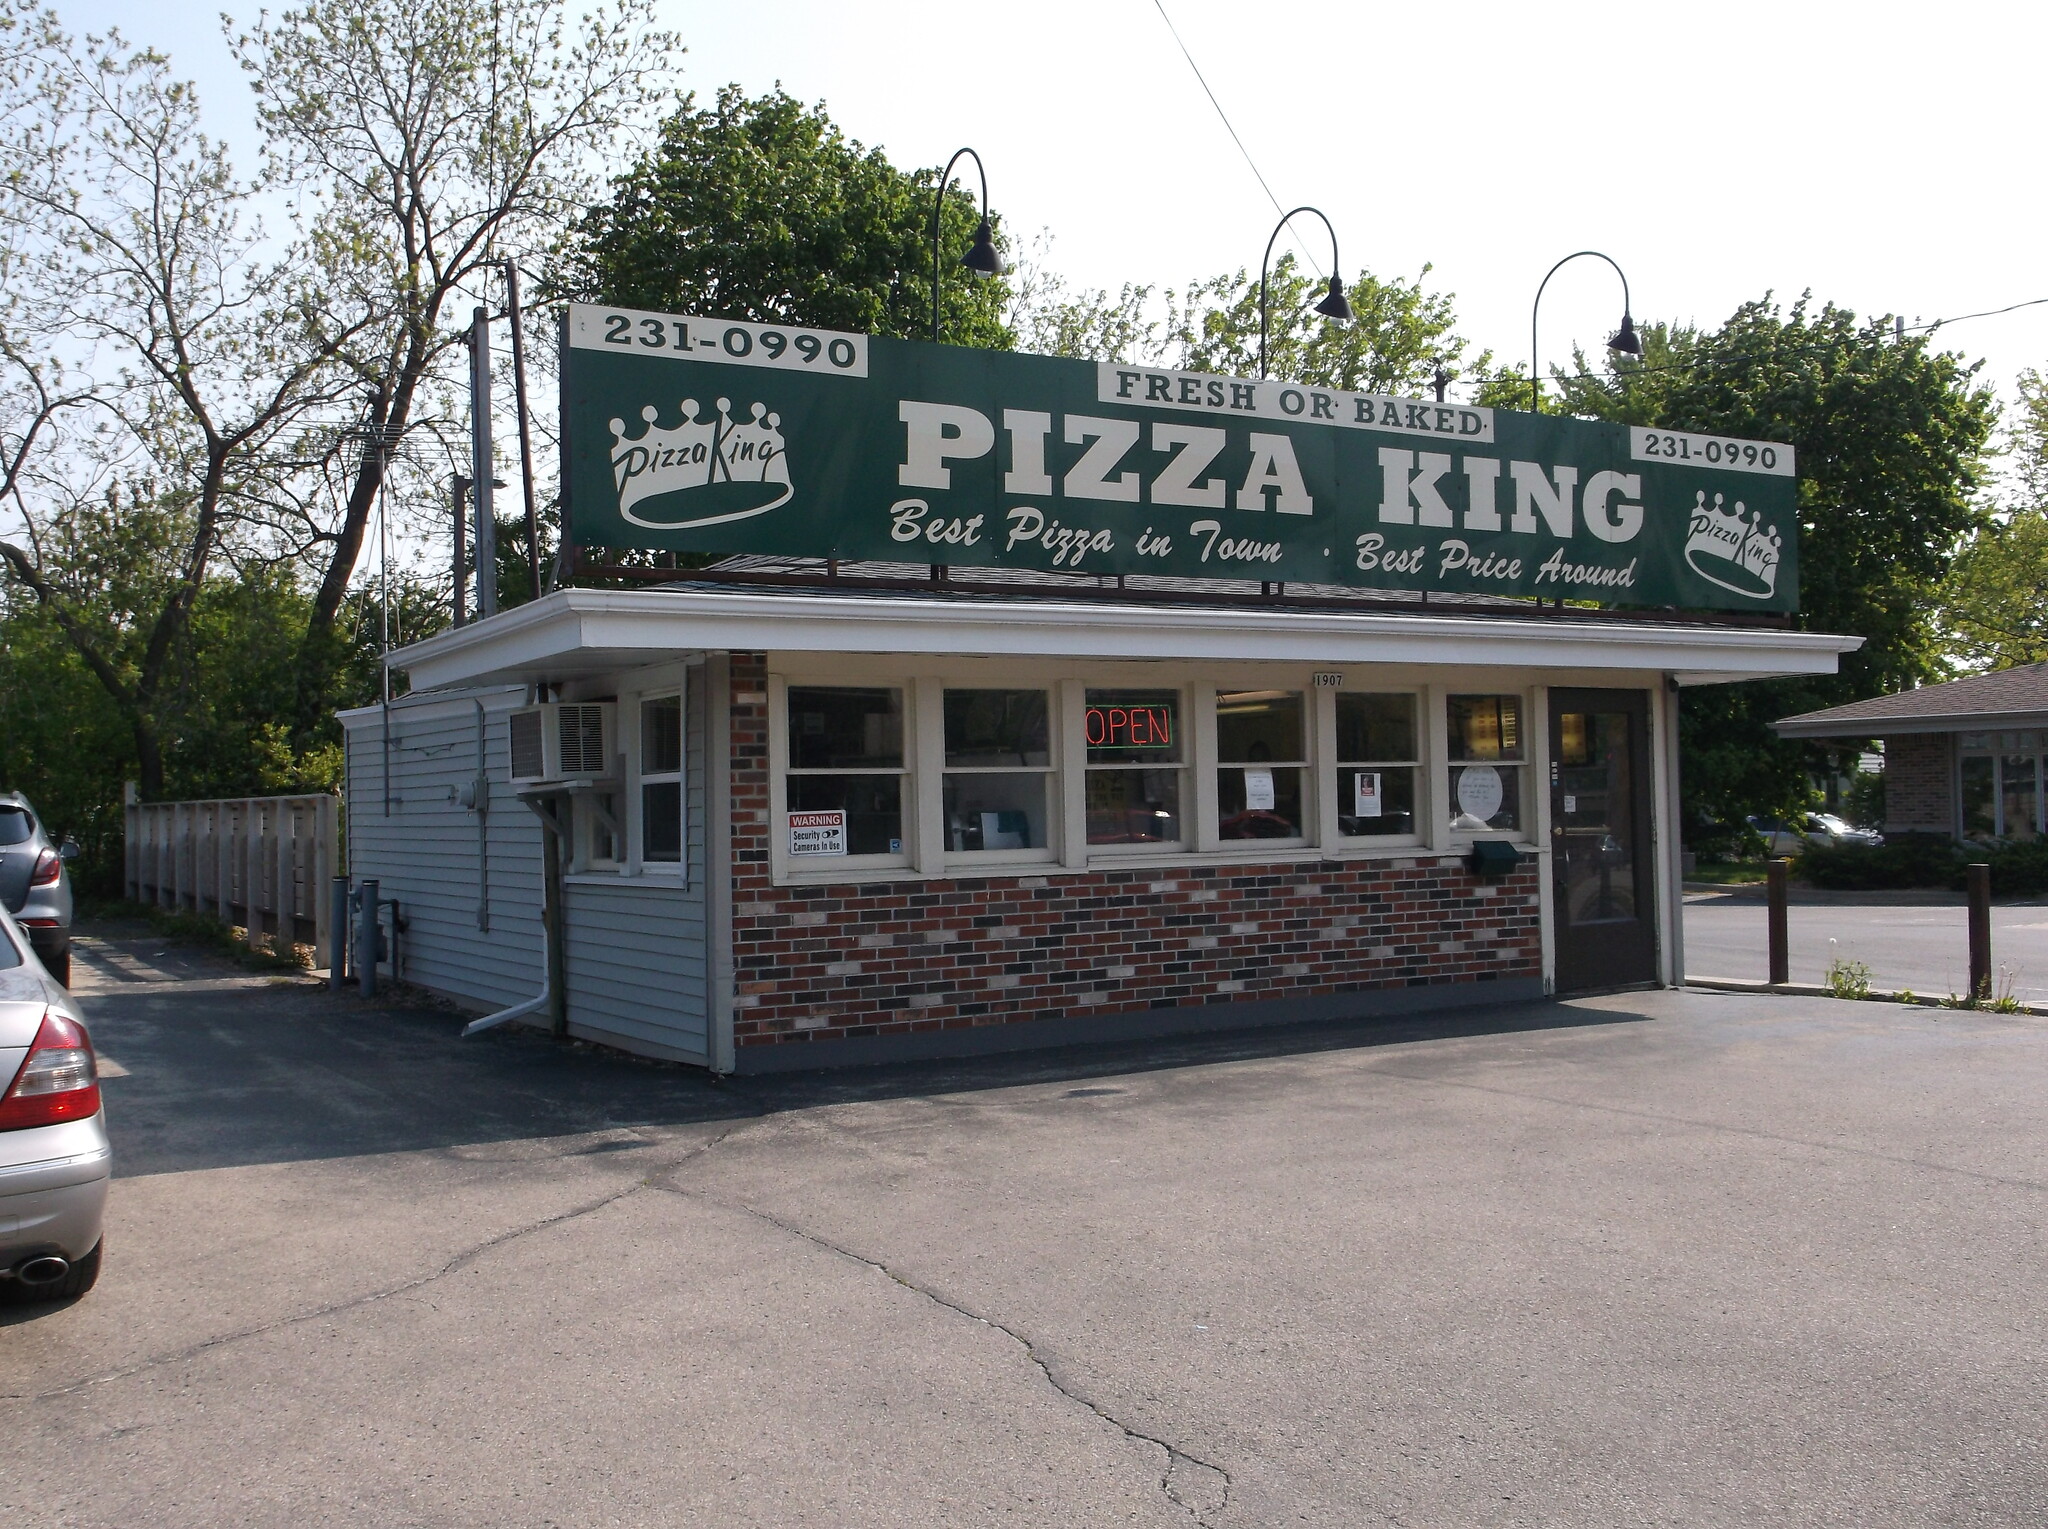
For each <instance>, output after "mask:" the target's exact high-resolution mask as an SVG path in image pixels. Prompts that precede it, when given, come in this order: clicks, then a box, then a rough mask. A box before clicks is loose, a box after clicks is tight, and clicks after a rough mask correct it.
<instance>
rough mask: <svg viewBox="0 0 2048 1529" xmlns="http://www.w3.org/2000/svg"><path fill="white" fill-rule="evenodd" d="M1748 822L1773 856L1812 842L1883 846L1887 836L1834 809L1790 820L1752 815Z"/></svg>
mask: <svg viewBox="0 0 2048 1529" xmlns="http://www.w3.org/2000/svg"><path fill="white" fill-rule="evenodd" d="M1748 823H1749V826H1750V827H1751V828H1753V829H1755V830H1756V832H1757V834H1758V836H1759V837H1760V838H1762V840H1763V841H1764V849H1765V852H1766V853H1767V854H1771V855H1796V854H1798V853H1799V852H1800V851H1801V850H1803V849H1805V848H1806V847H1807V846H1808V845H1810V844H1819V845H1840V844H1860V845H1862V846H1863V847H1865V848H1866V849H1882V848H1883V847H1884V835H1883V834H1881V833H1879V832H1878V831H1877V830H1876V829H1874V828H1857V827H1855V826H1853V825H1852V824H1850V823H1848V822H1846V821H1844V820H1843V819H1841V818H1838V817H1836V816H1835V815H1834V814H1833V813H1832V812H1807V813H1802V814H1800V815H1799V817H1797V818H1796V819H1794V820H1793V821H1792V822H1790V823H1787V822H1784V821H1782V820H1781V819H1778V818H1764V817H1752V818H1750V819H1748Z"/></svg>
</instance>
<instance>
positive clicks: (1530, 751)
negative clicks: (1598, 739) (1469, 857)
mask: <svg viewBox="0 0 2048 1529" xmlns="http://www.w3.org/2000/svg"><path fill="white" fill-rule="evenodd" d="M1432 688H1433V690H1434V694H1435V697H1436V700H1435V709H1436V712H1437V714H1438V716H1439V718H1440V720H1441V725H1442V727H1443V740H1444V748H1443V759H1442V761H1441V762H1440V763H1439V764H1438V765H1437V766H1436V770H1437V775H1438V778H1439V790H1440V792H1441V795H1438V796H1435V801H1436V807H1435V811H1436V812H1437V814H1438V817H1439V818H1440V819H1441V822H1440V823H1439V824H1438V825H1437V826H1438V827H1440V828H1441V830H1442V832H1443V834H1444V836H1445V837H1444V840H1443V842H1444V843H1446V844H1450V845H1457V846H1468V845H1470V844H1471V843H1473V841H1475V840H1478V839H1504V840H1506V841H1508V842H1509V843H1512V844H1529V843H1534V842H1535V841H1536V837H1537V824H1536V822H1535V792H1536V786H1535V777H1536V771H1537V768H1538V766H1537V763H1536V759H1537V755H1538V753H1539V749H1538V744H1539V742H1540V741H1541V740H1540V739H1539V737H1538V734H1537V731H1536V727H1535V717H1536V702H1535V697H1534V695H1533V694H1532V692H1531V690H1530V688H1529V687H1526V686H1525V687H1523V688H1521V689H1519V690H1481V689H1476V688H1473V689H1468V688H1465V687H1462V686H1458V685H1448V684H1447V685H1442V686H1437V687H1432ZM1467 697H1494V698H1498V699H1502V700H1505V699H1508V698H1510V697H1512V698H1513V699H1514V700H1515V701H1516V702H1518V703H1519V705H1520V708H1521V711H1520V730H1521V757H1520V758H1519V759H1467V758H1465V757H1464V756H1463V755H1461V754H1460V753H1458V751H1457V749H1456V747H1455V745H1454V741H1453V738H1452V732H1451V702H1453V701H1457V700H1463V699H1466V698H1467ZM1475 764H1490V765H1512V766H1514V767H1515V793H1516V794H1515V821H1516V823H1517V824H1518V825H1519V826H1518V827H1515V828H1459V827H1457V826H1456V818H1455V816H1454V815H1453V814H1452V812H1451V809H1452V807H1453V806H1455V805H1456V803H1457V792H1456V788H1455V787H1454V786H1453V785H1452V784H1451V772H1452V771H1453V770H1457V769H1461V768H1463V767H1464V766H1466V765H1475Z"/></svg>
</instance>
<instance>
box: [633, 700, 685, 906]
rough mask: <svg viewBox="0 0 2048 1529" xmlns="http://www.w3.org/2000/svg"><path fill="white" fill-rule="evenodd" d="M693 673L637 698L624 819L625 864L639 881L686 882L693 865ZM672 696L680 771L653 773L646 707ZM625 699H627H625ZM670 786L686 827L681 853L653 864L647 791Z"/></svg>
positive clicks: (634, 708) (677, 763) (683, 833)
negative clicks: (626, 827)
mask: <svg viewBox="0 0 2048 1529" xmlns="http://www.w3.org/2000/svg"><path fill="white" fill-rule="evenodd" d="M691 689H692V687H691V685H690V682H689V674H688V671H687V670H686V671H685V672H684V673H683V674H682V675H680V676H678V677H677V680H676V683H675V684H673V685H656V686H653V687H651V688H649V689H646V690H640V691H636V692H634V694H633V697H632V702H633V721H632V737H631V739H630V740H629V742H630V744H631V747H630V748H629V749H628V750H627V751H626V759H627V770H626V816H627V818H628V820H629V824H630V831H629V833H628V835H627V839H626V858H627V864H628V866H629V867H630V868H631V871H632V873H633V874H634V875H636V876H680V877H683V878H685V879H687V877H688V875H689V864H690V691H691ZM670 696H674V697H675V698H676V701H677V703H678V704H677V708H676V711H677V720H678V722H679V724H680V727H681V731H682V737H681V739H680V740H679V747H678V749H677V753H676V768H675V769H673V770H654V771H650V770H648V769H647V768H646V761H647V740H646V737H645V734H644V731H643V729H644V727H645V724H646V716H647V714H646V707H647V703H648V702H650V701H665V700H667V699H668V698H669V697H670ZM622 699H623V698H622ZM671 781H673V782H674V784H675V787H676V795H677V798H678V802H679V806H680V808H681V811H680V813H679V817H680V820H681V824H682V847H681V852H680V853H679V854H678V855H677V857H676V858H675V859H674V860H649V859H648V858H647V818H646V808H645V805H644V804H645V801H646V788H647V787H649V786H659V785H667V784H669V783H670V782H671Z"/></svg>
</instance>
